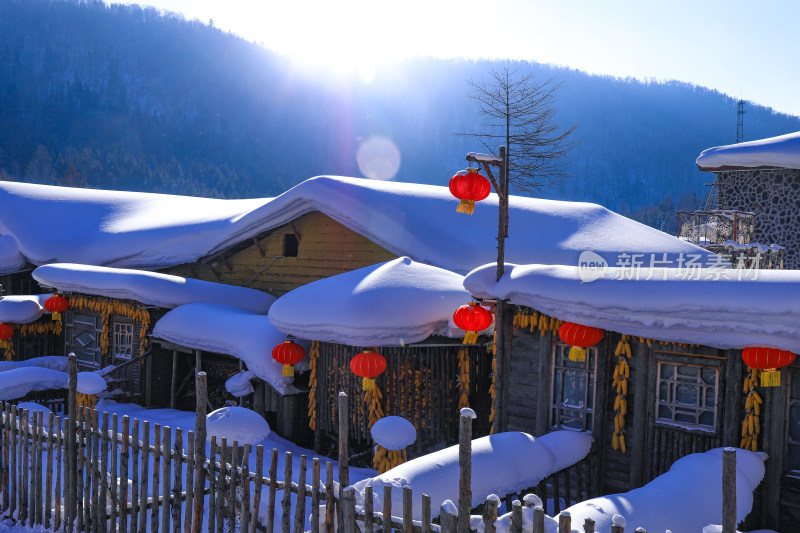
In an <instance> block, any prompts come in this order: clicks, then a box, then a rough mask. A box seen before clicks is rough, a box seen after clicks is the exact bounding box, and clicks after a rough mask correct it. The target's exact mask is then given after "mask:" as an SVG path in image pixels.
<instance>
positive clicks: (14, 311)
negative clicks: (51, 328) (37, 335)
mask: <svg viewBox="0 0 800 533" xmlns="http://www.w3.org/2000/svg"><path fill="white" fill-rule="evenodd" d="M50 296H52V294H34V295H30V296H0V322H3V323H6V324H28V323H30V322H34V321H36V320H39V319H40V318H41V317H42V315H43V314H44V313H45V312H46V311H45V309H44V307H43V306H44V302H45V300H47V299H48V298H50Z"/></svg>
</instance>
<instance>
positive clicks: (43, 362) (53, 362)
mask: <svg viewBox="0 0 800 533" xmlns="http://www.w3.org/2000/svg"><path fill="white" fill-rule="evenodd" d="M27 366H38V367H41V368H49V369H50V370H58V371H59V372H66V371H67V370H69V358H68V357H66V356H64V355H45V356H43V357H32V358H30V359H25V360H24V361H0V372H5V371H6V370H12V369H14V368H23V367H27Z"/></svg>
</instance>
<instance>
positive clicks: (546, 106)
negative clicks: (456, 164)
mask: <svg viewBox="0 0 800 533" xmlns="http://www.w3.org/2000/svg"><path fill="white" fill-rule="evenodd" d="M516 74H517V71H516V70H509V69H507V68H506V69H503V70H501V71H495V70H492V71H491V72H490V73H489V80H488V82H487V81H486V80H481V81H479V82H474V81H469V82H468V83H469V85H470V87H471V88H472V94H470V98H471V99H473V100H475V101H476V102H478V105H479V106H480V114H481V117H482V118H483V121H482V123H481V126H480V128H481V131H479V132H476V133H462V134H461V135H466V136H469V137H476V138H478V139H479V140H480V141H481V143H482V144H483V145H484V147H485V148H486V149H487V150H488V151H489V152H490V153H492V154H495V155H497V153H496V152H495V150H496V149H497V147H498V146H499V145H504V146H505V147H506V157H507V180H508V182H509V184H510V185H511V186H513V187H514V188H515V189H517V190H520V191H525V192H528V193H530V192H535V191H538V190H541V189H543V188H547V187H550V186H553V185H555V184H556V183H559V182H561V181H563V180H564V179H566V178H568V177H569V174H568V173H567V172H565V170H564V167H563V156H564V155H565V154H566V153H567V152H568V151H569V150H570V149H571V148H572V147H573V145H574V143H573V142H572V141H571V138H570V136H571V135H572V132H574V131H575V126H571V127H569V128H567V129H562V128H561V127H560V126H559V125H558V124H556V122H555V118H554V115H555V111H556V108H555V107H554V106H555V93H556V91H557V89H558V88H559V86H560V85H561V84H560V83H555V82H554V80H553V79H548V80H546V81H543V82H538V81H536V80H535V79H534V76H533V72H529V73H528V74H524V75H521V76H517V75H516ZM500 179H501V180H502V179H503V176H501V177H500Z"/></svg>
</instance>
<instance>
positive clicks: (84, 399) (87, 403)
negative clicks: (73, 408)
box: [75, 392, 97, 409]
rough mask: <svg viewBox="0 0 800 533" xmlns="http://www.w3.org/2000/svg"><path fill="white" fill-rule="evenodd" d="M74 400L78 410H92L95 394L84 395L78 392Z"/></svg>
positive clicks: (95, 401)
mask: <svg viewBox="0 0 800 533" xmlns="http://www.w3.org/2000/svg"><path fill="white" fill-rule="evenodd" d="M75 400H76V401H77V403H78V407H80V408H86V409H94V406H95V404H97V394H84V393H82V392H79V393H77V394H76V396H75Z"/></svg>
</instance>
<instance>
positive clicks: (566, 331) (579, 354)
mask: <svg viewBox="0 0 800 533" xmlns="http://www.w3.org/2000/svg"><path fill="white" fill-rule="evenodd" d="M603 334H604V331H603V330H602V329H599V328H593V327H591V326H584V325H582V324H575V323H574V322H564V323H563V324H561V327H560V328H558V336H559V337H561V340H562V341H564V342H565V343H567V344H569V345H570V346H571V348H570V349H569V356H568V357H569V360H570V361H575V362H582V361H586V347H587V346H592V345H595V344H597V343H598V342H600V340H601V339H602V338H603Z"/></svg>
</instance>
